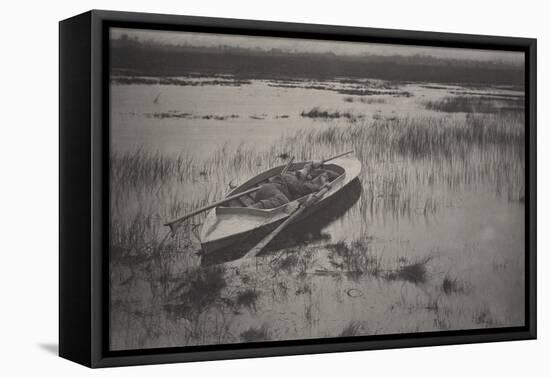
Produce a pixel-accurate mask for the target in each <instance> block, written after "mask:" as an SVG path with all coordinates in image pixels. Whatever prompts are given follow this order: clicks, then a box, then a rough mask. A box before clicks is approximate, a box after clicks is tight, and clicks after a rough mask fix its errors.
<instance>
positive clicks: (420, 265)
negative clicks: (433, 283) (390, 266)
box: [385, 256, 432, 284]
mask: <svg viewBox="0 0 550 378" xmlns="http://www.w3.org/2000/svg"><path fill="white" fill-rule="evenodd" d="M431 259H432V257H431V256H428V257H426V258H424V259H422V260H420V261H416V262H413V263H411V264H403V265H401V266H400V267H399V268H398V269H397V270H394V271H390V272H387V273H386V275H385V278H386V279H387V280H390V281H395V280H399V281H405V282H410V283H413V284H422V283H425V282H426V281H427V278H428V276H427V269H426V265H427V264H428V262H429V261H430V260H431Z"/></svg>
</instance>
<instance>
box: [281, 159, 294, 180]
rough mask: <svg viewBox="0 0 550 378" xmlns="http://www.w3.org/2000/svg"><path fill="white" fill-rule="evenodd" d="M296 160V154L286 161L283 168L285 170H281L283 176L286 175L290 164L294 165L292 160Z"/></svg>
mask: <svg viewBox="0 0 550 378" xmlns="http://www.w3.org/2000/svg"><path fill="white" fill-rule="evenodd" d="M293 161H294V156H293V157H291V158H290V160H289V161H288V163H286V165H285V167H284V168H283V170H282V171H281V173H280V174H281V176H282V175H284V174H285V173H286V171H288V170H289V168H290V166H291V165H292V162H293Z"/></svg>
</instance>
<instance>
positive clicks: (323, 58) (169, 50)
mask: <svg viewBox="0 0 550 378" xmlns="http://www.w3.org/2000/svg"><path fill="white" fill-rule="evenodd" d="M110 59H111V73H113V74H128V75H140V76H184V75H187V74H190V73H199V74H203V75H220V74H229V75H234V76H236V77H238V78H242V79H253V78H266V79H281V78H286V79H292V78H310V79H331V78H335V77H349V78H376V79H383V80H398V81H424V82H433V83H470V84H491V85H514V86H516V85H520V86H521V85H523V81H524V69H523V65H521V66H518V65H512V64H507V63H503V62H480V61H474V60H451V59H439V58H434V57H430V56H421V55H415V56H399V55H395V56H377V55H363V56H349V55H335V54H332V53H327V54H320V53H294V52H285V51H282V50H277V49H273V50H259V49H257V50H251V49H244V48H235V47H228V46H220V47H194V46H175V45H165V44H158V43H154V42H141V41H138V40H136V39H130V38H121V39H115V40H112V41H111V55H110Z"/></svg>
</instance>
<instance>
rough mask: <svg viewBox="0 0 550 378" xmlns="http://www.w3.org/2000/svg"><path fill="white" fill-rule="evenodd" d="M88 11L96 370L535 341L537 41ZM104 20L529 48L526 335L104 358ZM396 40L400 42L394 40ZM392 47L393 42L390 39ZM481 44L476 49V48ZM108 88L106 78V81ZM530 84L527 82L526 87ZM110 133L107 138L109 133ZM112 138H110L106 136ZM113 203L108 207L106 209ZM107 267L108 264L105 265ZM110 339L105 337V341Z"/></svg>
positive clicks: (504, 331)
mask: <svg viewBox="0 0 550 378" xmlns="http://www.w3.org/2000/svg"><path fill="white" fill-rule="evenodd" d="M90 14H91V49H92V56H91V60H90V64H91V70H92V71H91V72H92V82H91V103H90V106H91V110H92V115H91V123H90V124H91V134H90V137H91V159H92V161H91V179H92V183H91V184H92V188H91V189H92V198H91V203H90V206H91V211H92V216H91V219H92V224H91V237H92V243H91V249H90V251H91V258H90V263H91V274H92V277H91V291H92V292H91V306H92V309H91V321H90V324H91V332H90V333H91V367H111V366H121V365H139V364H157V363H173V362H190V361H204V360H219V359H235V358H254V357H268V356H281V355H300V354H312V353H329V352H344V351H362V350H372V349H388V348H408V347H424V346H434V345H450V344H458V343H461V344H470V343H480V342H497V341H513V340H526V339H532V338H536V144H535V143H536V39H531V38H516V37H496V36H486V35H468V34H455V33H432V32H419V31H407V30H389V29H373V28H363V27H349V26H331V25H314V24H300V23H285V22H272V21H252V20H236V19H224V18H208V17H195V16H178V15H162V14H147V13H133V12H114V11H104V10H93V11H91V12H90ZM107 22H109V23H110V22H134V23H144V24H148V23H151V24H157V25H172V26H174V28H176V27H177V26H185V25H187V26H201V27H214V26H215V27H216V28H217V29H227V30H228V31H230V30H239V31H240V32H245V31H247V30H250V31H251V32H252V31H264V32H268V31H272V30H275V31H276V32H278V33H281V34H291V33H302V34H303V33H306V34H308V35H311V36H313V37H317V36H318V37H319V38H322V37H323V36H325V37H326V38H325V39H331V38H330V37H333V38H335V39H336V40H338V37H340V38H341V39H342V40H344V39H347V38H352V37H356V38H358V39H367V38H369V39H372V40H379V39H385V40H386V41H387V40H389V39H392V40H394V41H395V43H399V42H400V41H402V43H403V44H412V43H418V44H422V43H424V44H425V45H432V46H444V45H447V46H449V45H457V44H458V45H460V44H463V45H468V47H471V48H482V46H485V45H491V46H494V47H493V48H495V49H498V48H501V49H502V50H507V49H509V50H514V51H524V52H526V53H527V54H529V57H530V61H529V63H530V64H529V67H526V69H527V68H528V69H529V70H530V72H529V76H528V83H529V85H530V86H529V98H530V103H529V114H530V120H529V124H528V125H527V124H526V127H529V128H530V134H529V147H530V150H529V157H528V158H529V164H530V166H529V173H531V175H530V178H529V183H530V184H531V185H530V191H529V195H530V198H529V199H530V202H529V210H530V213H529V221H530V226H531V227H530V229H529V231H528V235H529V238H530V245H529V247H530V248H529V250H526V253H529V257H530V259H529V267H527V266H526V271H527V270H529V273H530V277H529V278H530V279H529V282H528V283H527V285H526V286H528V287H529V299H530V302H529V329H526V328H523V329H522V330H515V331H512V330H507V329H502V331H498V329H495V330H494V332H493V333H478V334H473V333H470V334H458V335H456V334H449V335H441V336H439V335H433V336H432V335H418V337H414V338H401V339H396V338H391V337H390V338H388V339H372V340H359V339H357V341H353V340H346V341H344V340H342V342H336V341H332V342H324V343H323V341H322V339H321V340H320V342H319V343H318V344H311V343H310V344H298V345H296V344H294V345H281V346H279V345H277V346H273V345H266V346H265V347H259V346H256V345H254V346H250V347H243V348H238V349H237V348H234V349H228V348H225V349H224V348H220V349H217V350H208V351H193V352H185V351H181V352H169V351H167V352H165V353H147V350H146V349H145V350H143V354H139V355H124V356H111V355H109V354H105V353H106V350H104V349H103V348H104V347H105V346H106V345H108V342H107V340H105V339H104V337H106V336H104V335H103V333H102V332H103V330H104V326H105V322H107V321H108V319H104V318H103V316H104V315H103V314H104V312H103V310H104V307H103V306H106V305H107V301H108V296H107V297H105V296H104V294H105V292H104V287H103V282H102V280H103V278H104V277H105V272H104V271H103V270H104V269H105V267H106V264H105V261H103V257H104V256H106V254H105V251H104V250H103V248H108V244H105V241H106V235H102V232H103V228H102V227H103V226H104V223H103V219H104V218H103V216H104V215H105V214H104V213H103V210H104V209H106V208H107V209H108V206H105V205H106V204H104V203H102V198H103V197H102V193H103V192H102V190H104V189H105V187H104V182H103V181H104V175H106V174H108V171H104V169H105V168H106V167H107V168H108V164H107V163H108V162H105V161H103V160H102V156H103V155H104V153H103V152H104V148H108V145H104V144H103V143H104V141H105V140H106V135H105V134H104V133H108V129H107V126H106V125H104V124H103V123H104V121H105V120H106V121H108V115H107V117H106V118H105V115H104V114H103V113H104V111H105V109H103V104H104V102H105V101H104V100H105V99H104V98H103V96H104V95H106V94H107V95H108V91H107V92H103V83H104V80H105V78H103V77H102V76H103V74H107V73H105V72H103V63H104V61H103V59H104V57H103V48H104V47H105V46H103V38H102V37H103V34H102V33H103V26H104V24H105V23H107ZM397 40H399V41H397ZM386 43H388V42H386ZM476 46H478V47H476ZM107 83H108V81H107ZM526 85H527V83H526ZM107 135H108V134H107ZM107 140H108V139H107ZM107 205H108V204H107ZM107 267H108V265H107ZM107 338H108V337H107Z"/></svg>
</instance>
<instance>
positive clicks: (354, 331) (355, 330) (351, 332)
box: [338, 321, 361, 337]
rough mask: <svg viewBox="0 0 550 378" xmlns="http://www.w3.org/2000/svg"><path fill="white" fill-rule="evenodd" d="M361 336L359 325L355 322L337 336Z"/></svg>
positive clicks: (350, 323)
mask: <svg viewBox="0 0 550 378" xmlns="http://www.w3.org/2000/svg"><path fill="white" fill-rule="evenodd" d="M360 334H361V323H360V322H356V321H351V322H349V323H348V324H346V326H345V327H344V329H342V332H340V334H339V335H338V336H339V337H351V336H359V335H360Z"/></svg>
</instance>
